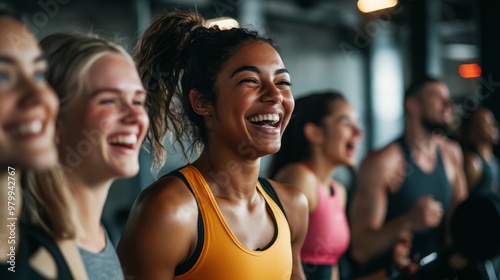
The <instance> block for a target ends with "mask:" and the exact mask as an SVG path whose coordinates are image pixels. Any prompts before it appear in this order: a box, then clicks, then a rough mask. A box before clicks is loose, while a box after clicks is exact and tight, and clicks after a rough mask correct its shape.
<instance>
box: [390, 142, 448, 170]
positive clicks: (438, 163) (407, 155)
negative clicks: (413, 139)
mask: <svg viewBox="0 0 500 280" xmlns="http://www.w3.org/2000/svg"><path fill="white" fill-rule="evenodd" d="M396 142H397V143H398V144H399V146H400V147H401V149H402V150H403V155H404V158H405V159H406V160H408V161H410V162H411V163H412V165H413V167H414V168H415V169H416V170H418V171H419V172H420V173H422V174H425V175H429V176H430V175H433V174H436V172H440V169H441V165H443V158H442V156H441V150H440V149H439V146H436V149H435V151H434V152H435V153H436V159H435V162H434V169H432V170H430V171H425V170H423V169H422V168H421V167H420V165H418V164H417V162H416V161H415V160H414V159H413V156H412V155H411V151H410V146H409V145H408V143H407V142H406V139H405V136H404V135H402V136H401V137H400V138H399V139H397V140H396ZM443 167H444V165H443Z"/></svg>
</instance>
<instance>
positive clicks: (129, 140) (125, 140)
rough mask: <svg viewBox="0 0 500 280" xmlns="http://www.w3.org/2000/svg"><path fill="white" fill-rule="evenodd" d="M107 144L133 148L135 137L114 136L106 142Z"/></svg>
mask: <svg viewBox="0 0 500 280" xmlns="http://www.w3.org/2000/svg"><path fill="white" fill-rule="evenodd" d="M108 143H110V144H113V145H124V146H130V147H133V146H135V144H136V143H137V135H135V134H129V135H118V136H114V137H111V138H110V139H109V140H108Z"/></svg>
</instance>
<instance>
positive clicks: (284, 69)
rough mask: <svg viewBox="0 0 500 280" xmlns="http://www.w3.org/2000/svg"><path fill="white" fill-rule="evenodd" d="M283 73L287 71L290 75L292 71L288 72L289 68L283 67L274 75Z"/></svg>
mask: <svg viewBox="0 0 500 280" xmlns="http://www.w3.org/2000/svg"><path fill="white" fill-rule="evenodd" d="M283 73H287V74H289V75H290V72H288V70H287V69H286V68H281V69H278V70H276V71H274V75H279V74H283Z"/></svg>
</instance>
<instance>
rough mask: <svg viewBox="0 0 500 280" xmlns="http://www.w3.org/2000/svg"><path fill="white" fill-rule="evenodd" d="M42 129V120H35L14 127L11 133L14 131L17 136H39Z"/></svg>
mask: <svg viewBox="0 0 500 280" xmlns="http://www.w3.org/2000/svg"><path fill="white" fill-rule="evenodd" d="M42 127H43V125H42V121H41V120H34V121H31V122H26V123H22V124H20V125H17V126H15V127H12V128H11V129H10V131H12V132H13V133H14V134H15V135H20V136H23V135H29V134H38V133H40V132H41V131H42Z"/></svg>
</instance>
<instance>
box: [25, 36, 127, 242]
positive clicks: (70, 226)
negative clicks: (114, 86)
mask: <svg viewBox="0 0 500 280" xmlns="http://www.w3.org/2000/svg"><path fill="white" fill-rule="evenodd" d="M40 45H41V47H42V49H43V50H44V52H45V55H46V57H47V60H48V71H47V81H48V82H49V84H50V85H51V86H52V87H53V88H54V90H55V91H56V93H57V95H58V96H59V99H60V111H59V117H61V112H64V110H65V108H66V107H67V106H68V105H69V104H71V103H72V102H74V101H75V100H77V99H78V97H79V96H81V95H82V94H83V91H84V85H85V80H86V75H87V73H88V70H89V68H90V67H91V66H92V64H93V63H94V62H96V61H97V60H98V59H99V58H101V57H103V56H105V55H107V54H110V53H119V54H121V55H123V56H124V57H125V58H126V59H128V60H129V61H130V63H131V64H134V63H133V59H132V57H131V56H130V55H129V54H128V53H127V51H125V49H123V47H121V46H119V45H117V44H114V43H112V42H109V41H107V40H105V39H102V38H100V37H99V36H97V35H95V34H84V33H74V32H73V33H56V34H53V35H50V36H48V37H47V38H45V39H44V40H42V41H41V42H40ZM27 179H28V182H29V184H27V185H28V186H27V187H26V188H25V197H26V198H25V199H26V202H27V203H26V205H27V207H26V209H27V210H28V215H26V216H25V217H26V218H27V219H28V222H29V223H31V224H33V225H35V226H38V227H40V228H42V229H43V230H45V231H47V232H48V233H49V234H51V235H52V236H53V237H55V238H75V237H76V234H77V232H78V231H77V227H78V225H79V223H78V222H77V209H76V207H75V205H76V204H75V200H74V197H73V195H72V193H71V189H70V186H69V184H68V182H67V180H66V176H65V174H64V167H63V166H62V165H61V164H59V165H57V166H54V167H52V168H51V169H49V170H48V171H36V172H35V171H32V172H29V173H28V174H27Z"/></svg>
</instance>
